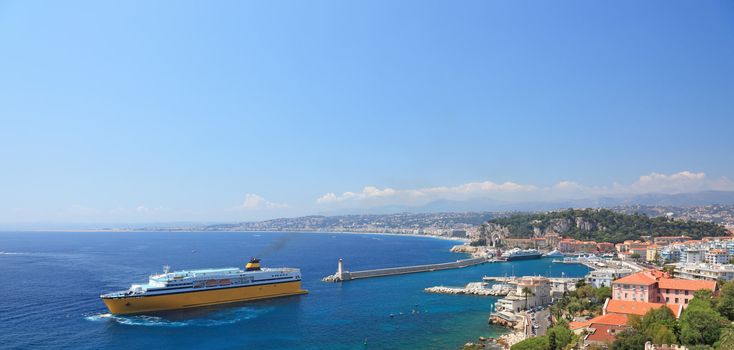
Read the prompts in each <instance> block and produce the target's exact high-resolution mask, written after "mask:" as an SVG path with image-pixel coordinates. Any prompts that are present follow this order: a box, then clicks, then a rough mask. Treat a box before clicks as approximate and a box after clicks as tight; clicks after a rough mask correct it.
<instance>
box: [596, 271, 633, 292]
mask: <svg viewBox="0 0 734 350" xmlns="http://www.w3.org/2000/svg"><path fill="white" fill-rule="evenodd" d="M631 274H632V270H630V269H601V270H594V271H591V272H589V274H588V275H586V284H589V285H591V286H592V287H594V288H599V287H611V286H612V281H614V280H616V279H617V278H622V277H624V276H627V275H631Z"/></svg>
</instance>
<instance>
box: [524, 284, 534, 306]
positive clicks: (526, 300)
mask: <svg viewBox="0 0 734 350" xmlns="http://www.w3.org/2000/svg"><path fill="white" fill-rule="evenodd" d="M522 294H523V295H524V296H525V309H527V308H528V296H529V295H531V294H533V291H532V290H530V288H528V287H522Z"/></svg>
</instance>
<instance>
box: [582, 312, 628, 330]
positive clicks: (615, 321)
mask: <svg viewBox="0 0 734 350" xmlns="http://www.w3.org/2000/svg"><path fill="white" fill-rule="evenodd" d="M597 325H610V326H625V325H627V315H625V314H606V315H601V316H596V317H594V318H592V319H590V320H587V321H583V322H576V321H574V322H569V323H568V328H569V329H571V330H574V329H579V328H584V327H589V326H591V327H596V326H597Z"/></svg>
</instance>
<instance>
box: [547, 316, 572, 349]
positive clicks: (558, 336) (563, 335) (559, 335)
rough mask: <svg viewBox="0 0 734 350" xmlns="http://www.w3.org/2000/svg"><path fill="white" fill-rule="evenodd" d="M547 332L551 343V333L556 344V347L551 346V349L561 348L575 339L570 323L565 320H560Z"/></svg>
mask: <svg viewBox="0 0 734 350" xmlns="http://www.w3.org/2000/svg"><path fill="white" fill-rule="evenodd" d="M546 334H547V335H548V342H549V344H550V337H551V335H552V336H553V341H554V343H555V344H556V347H555V348H551V347H549V348H548V349H549V350H561V349H563V348H565V347H566V345H568V344H569V343H570V342H571V340H572V339H573V333H572V332H571V330H569V329H568V324H567V323H565V322H563V323H562V322H559V323H558V324H556V325H555V326H553V327H551V328H548V331H547V332H546Z"/></svg>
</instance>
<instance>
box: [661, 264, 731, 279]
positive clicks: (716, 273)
mask: <svg viewBox="0 0 734 350" xmlns="http://www.w3.org/2000/svg"><path fill="white" fill-rule="evenodd" d="M673 273H674V274H675V277H678V278H685V279H691V280H709V281H716V280H719V279H722V280H725V281H731V280H734V265H732V264H706V263H698V264H683V263H680V264H675V269H674V271H673Z"/></svg>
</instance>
